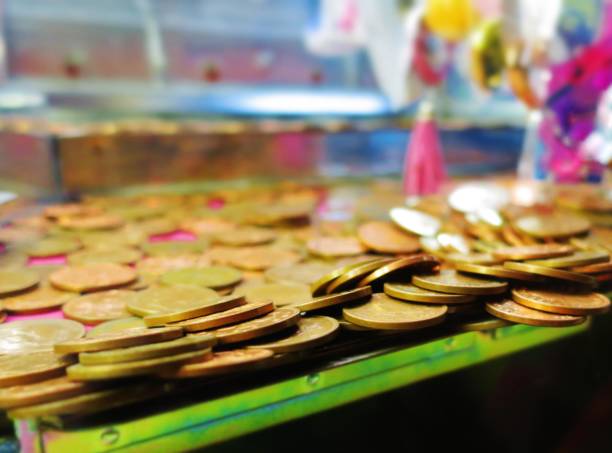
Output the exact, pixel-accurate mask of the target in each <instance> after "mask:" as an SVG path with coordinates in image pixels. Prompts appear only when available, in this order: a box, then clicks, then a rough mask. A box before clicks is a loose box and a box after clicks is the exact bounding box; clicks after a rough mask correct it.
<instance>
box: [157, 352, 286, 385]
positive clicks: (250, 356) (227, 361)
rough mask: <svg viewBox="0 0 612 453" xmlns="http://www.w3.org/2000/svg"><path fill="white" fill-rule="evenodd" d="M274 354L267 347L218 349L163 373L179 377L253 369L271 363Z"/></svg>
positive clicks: (169, 376) (172, 377) (169, 377)
mask: <svg viewBox="0 0 612 453" xmlns="http://www.w3.org/2000/svg"><path fill="white" fill-rule="evenodd" d="M272 356H274V353H273V352H272V351H270V350H267V349H232V350H231V351H217V352H213V354H212V358H211V359H208V358H205V359H204V360H200V361H197V362H190V363H186V364H184V365H183V366H181V367H180V368H179V369H178V370H172V371H167V372H164V373H162V377H164V378H168V379H177V378H192V377H199V376H216V375H220V374H229V373H238V372H240V371H252V370H254V369H257V368H258V367H261V366H262V365H267V364H268V363H270V359H271V358H272Z"/></svg>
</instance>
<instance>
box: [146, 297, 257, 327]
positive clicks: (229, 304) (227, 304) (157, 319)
mask: <svg viewBox="0 0 612 453" xmlns="http://www.w3.org/2000/svg"><path fill="white" fill-rule="evenodd" d="M245 304H246V301H245V299H244V297H243V296H238V295H233V296H225V297H221V298H220V299H218V300H216V301H214V302H206V303H202V304H201V305H199V306H195V307H192V308H188V309H186V310H178V311H171V312H165V313H159V314H156V315H148V316H145V317H144V322H145V324H146V325H147V326H149V327H155V326H163V325H165V324H167V323H171V322H177V321H184V320H186V319H193V318H198V317H201V316H206V315H210V314H213V313H218V312H225V311H226V310H230V309H232V308H236V307H239V306H241V305H245Z"/></svg>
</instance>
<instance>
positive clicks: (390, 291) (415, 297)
mask: <svg viewBox="0 0 612 453" xmlns="http://www.w3.org/2000/svg"><path fill="white" fill-rule="evenodd" d="M385 294H386V295H387V296H390V297H393V298H394V299H401V300H407V301H410V302H421V303H426V304H444V305H446V304H449V305H450V304H469V303H471V302H474V301H475V300H476V297H475V296H472V295H469V294H445V293H439V292H435V291H430V290H428V289H423V288H419V287H418V286H414V285H411V284H410V283H385Z"/></svg>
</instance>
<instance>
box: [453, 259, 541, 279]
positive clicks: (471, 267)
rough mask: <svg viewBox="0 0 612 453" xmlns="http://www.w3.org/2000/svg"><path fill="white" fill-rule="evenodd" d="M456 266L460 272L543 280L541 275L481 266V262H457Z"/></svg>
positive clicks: (499, 267)
mask: <svg viewBox="0 0 612 453" xmlns="http://www.w3.org/2000/svg"><path fill="white" fill-rule="evenodd" d="M455 268H456V269H457V270H458V271H460V272H465V273H468V274H475V275H484V276H489V277H497V278H507V279H510V280H524V281H529V282H537V281H542V280H543V279H542V277H540V276H539V275H535V274H530V273H529V272H522V271H516V270H512V269H508V268H506V267H504V266H481V265H480V264H468V263H457V264H456V265H455Z"/></svg>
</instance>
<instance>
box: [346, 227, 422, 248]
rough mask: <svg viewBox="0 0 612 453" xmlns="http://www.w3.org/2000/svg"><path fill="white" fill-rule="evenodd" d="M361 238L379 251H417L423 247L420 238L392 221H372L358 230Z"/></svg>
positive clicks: (368, 245)
mask: <svg viewBox="0 0 612 453" xmlns="http://www.w3.org/2000/svg"><path fill="white" fill-rule="evenodd" d="M357 236H358V237H359V240H360V241H361V242H363V244H365V246H366V247H367V248H369V249H372V250H375V251H376V252H379V253H406V254H408V253H415V252H418V251H419V249H420V248H421V244H420V243H419V240H418V238H416V237H414V236H410V235H409V234H406V233H405V232H404V231H402V230H400V229H398V228H397V227H396V226H395V225H393V224H392V223H390V222H381V221H376V220H374V221H371V222H368V223H364V224H363V225H361V226H360V227H359V228H358V230H357Z"/></svg>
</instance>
